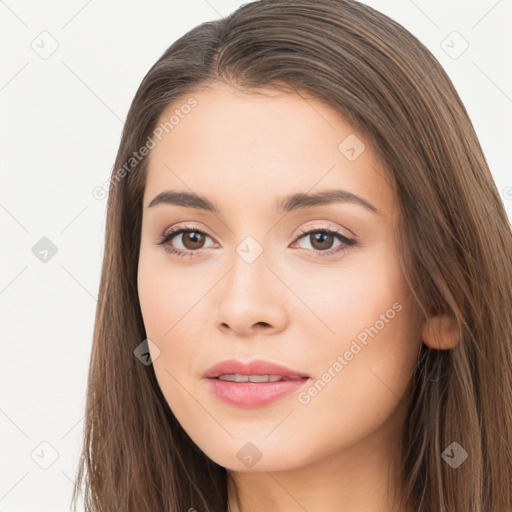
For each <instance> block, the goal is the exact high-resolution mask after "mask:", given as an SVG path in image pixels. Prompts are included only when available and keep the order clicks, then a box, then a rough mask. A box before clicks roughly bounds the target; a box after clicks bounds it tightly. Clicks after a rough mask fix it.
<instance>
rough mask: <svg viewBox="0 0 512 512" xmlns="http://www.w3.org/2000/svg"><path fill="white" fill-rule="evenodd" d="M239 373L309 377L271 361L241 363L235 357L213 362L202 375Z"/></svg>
mask: <svg viewBox="0 0 512 512" xmlns="http://www.w3.org/2000/svg"><path fill="white" fill-rule="evenodd" d="M233 373H239V374H241V375H280V376H281V377H288V378H302V377H309V375H307V374H305V373H303V372H299V371H297V370H292V369H291V368H287V367H286V366H282V365H280V364H276V363H271V362H270V361H264V360H262V359H254V360H252V361H249V362H248V363H243V362H242V361H238V360H237V359H228V360H226V361H221V362H220V363H217V364H215V365H214V366H212V367H211V368H209V369H208V370H206V372H205V373H204V375H203V377H204V378H208V379H214V378H216V377H218V376H219V375H223V374H233Z"/></svg>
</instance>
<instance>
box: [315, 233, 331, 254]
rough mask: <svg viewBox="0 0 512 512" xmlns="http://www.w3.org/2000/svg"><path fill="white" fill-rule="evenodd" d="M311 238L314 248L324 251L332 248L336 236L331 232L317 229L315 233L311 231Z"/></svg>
mask: <svg viewBox="0 0 512 512" xmlns="http://www.w3.org/2000/svg"><path fill="white" fill-rule="evenodd" d="M309 240H310V242H311V246H312V247H313V248H314V249H317V250H319V251H323V250H326V249H330V248H331V247H332V245H333V243H334V236H333V235H332V234H330V233H325V232H323V231H317V232H315V233H311V234H310V235H309Z"/></svg>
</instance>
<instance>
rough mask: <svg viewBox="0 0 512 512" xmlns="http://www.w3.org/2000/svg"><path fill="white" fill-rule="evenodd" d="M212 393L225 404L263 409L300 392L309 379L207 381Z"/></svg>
mask: <svg viewBox="0 0 512 512" xmlns="http://www.w3.org/2000/svg"><path fill="white" fill-rule="evenodd" d="M207 380H208V382H209V385H210V389H211V391H213V393H214V394H215V395H216V396H217V398H220V399H221V400H223V401H224V402H227V403H228V404H232V405H238V406H240V407H261V406H263V405H267V404H270V403H272V402H274V401H276V400H278V399H279V398H281V397H283V396H285V395H288V394H290V393H292V392H294V391H298V390H299V389H300V388H301V387H302V386H304V384H305V383H306V382H307V381H309V380H310V379H309V378H303V379H292V380H280V381H278V382H259V383H255V382H228V381H225V380H219V379H207Z"/></svg>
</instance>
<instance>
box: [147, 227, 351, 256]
mask: <svg viewBox="0 0 512 512" xmlns="http://www.w3.org/2000/svg"><path fill="white" fill-rule="evenodd" d="M189 231H192V232H194V233H200V234H202V235H205V236H207V237H209V238H211V237H210V236H209V235H208V233H205V232H204V231H203V230H201V229H199V228H196V227H194V226H183V227H178V228H176V229H173V230H171V231H168V232H167V233H164V234H163V235H161V236H160V242H158V243H157V244H156V245H161V246H163V248H164V250H165V251H166V252H168V253H170V254H174V255H176V256H179V257H182V258H192V257H194V256H196V255H197V253H199V252H200V251H201V249H199V250H196V251H192V250H189V251H183V250H181V249H176V248H175V247H172V246H171V245H170V244H169V242H170V241H171V240H172V239H173V238H174V237H175V236H178V235H180V234H181V233H186V232H189ZM311 233H326V234H329V235H334V236H335V237H336V238H338V240H339V241H340V242H342V243H343V244H345V246H346V247H345V248H341V249H340V246H338V247H335V248H334V249H328V250H327V251H320V250H315V249H303V250H304V251H311V250H312V251H313V252H316V253H318V255H319V256H320V257H325V256H331V255H332V254H336V253H338V252H341V251H344V250H346V249H347V247H353V246H356V245H357V241H356V240H355V239H352V238H348V237H346V236H344V235H342V234H341V233H340V232H339V231H336V230H335V229H331V228H316V229H310V230H304V229H301V230H300V236H299V237H298V238H297V240H300V239H301V238H303V237H304V236H305V235H310V234H311Z"/></svg>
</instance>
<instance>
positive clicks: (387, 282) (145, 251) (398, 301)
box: [138, 85, 421, 471]
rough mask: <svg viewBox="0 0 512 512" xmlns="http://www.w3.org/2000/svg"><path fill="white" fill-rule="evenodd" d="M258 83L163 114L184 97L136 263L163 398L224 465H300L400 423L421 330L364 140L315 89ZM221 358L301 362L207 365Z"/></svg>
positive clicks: (391, 208) (390, 203)
mask: <svg viewBox="0 0 512 512" xmlns="http://www.w3.org/2000/svg"><path fill="white" fill-rule="evenodd" d="M260 92H264V93H265V94H253V93H251V94H243V93H241V92H239V91H235V90H234V89H232V88H231V87H229V86H227V85H216V86H215V87H214V88H212V89H210V90H207V91H200V92H197V93H195V94H191V95H189V96H187V97H183V98H180V100H179V101H175V102H174V103H173V104H172V105H170V106H169V108H168V109H167V110H166V112H165V113H164V114H163V115H162V117H161V119H160V121H161V122H165V121H168V120H169V118H170V117H171V116H172V115H173V113H175V111H176V109H178V111H179V112H180V113H181V115H179V116H178V117H176V119H175V123H174V124H173V127H172V129H168V130H167V131H168V133H165V131H164V133H163V136H162V134H161V133H160V132H161V131H162V130H160V132H159V135H160V138H161V140H159V138H154V140H155V142H156V145H155V146H154V147H153V148H152V149H151V152H150V160H149V168H148V176H147V182H146V189H145V193H144V204H143V221H142V236H141V245H140V258H139V268H138V291H139V299H140V305H141V311H142V316H143V320H144V324H145V328H146V334H147V338H148V339H149V340H151V343H150V344H149V346H150V352H151V355H152V358H153V367H154V371H155V374H156V378H157V380H158V383H159V385H160V387H161V389H162V392H163V394H164V396H165V398H166V400H167V403H168V404H169V407H170V408H171V410H172V412H173V413H174V415H175V416H176V418H177V420H178V421H179V423H180V424H181V425H182V427H183V428H184V430H185V431H186V432H187V433H188V435H189V436H190V437H191V438H192V440H193V441H194V442H195V443H196V444H197V446H198V447H199V448H200V449H201V450H202V451H203V452H204V453H205V454H206V455H207V456H208V457H210V458H211V459H212V460H214V461H215V462H216V463H218V464H220V465H222V466H224V467H226V468H228V469H231V470H235V471H251V470H253V468H254V470H258V471H268V470H284V469H291V468H298V467H301V466H305V465H307V464H311V463H314V462H315V461H317V460H320V459H321V458H325V457H327V456H330V455H332V454H334V453H342V452H343V451H348V450H353V449H355V447H359V448H360V449H361V450H365V449H367V450H368V449H370V446H371V449H375V445H374V444H373V445H372V441H371V440H372V439H374V440H375V439H379V440H380V441H379V442H380V443H387V441H389V439H392V438H395V437H396V433H397V432H398V429H399V428H400V426H401V424H402V422H403V414H404V413H405V410H406V408H405V407H404V401H403V400H402V399H403V398H404V397H405V396H406V393H407V390H408V385H409V383H410V379H411V373H412V371H413V368H414V365H415V361H416V356H417V354H418V351H419V348H420V342H421V337H420V335H419V334H418V332H419V331H418V329H417V327H416V326H413V325H412V322H411V321H410V320H411V318H412V313H413V309H412V307H413V302H412V297H411V293H410V291H409V290H408V287H407V285H406V282H405V279H404V276H403V274H402V270H401V267H400V264H399V260H398V253H397V250H396V245H395V240H394V230H395V226H396V222H397V205H396V202H395V199H394V197H393V194H392V190H391V188H390V186H389V183H388V181H387V178H386V174H385V172H384V169H383V168H382V167H381V166H380V164H379V161H378V160H377V158H376V155H375V153H374V152H373V151H372V148H371V147H370V145H369V141H367V140H365V139H364V137H363V136H362V135H361V134H359V133H357V132H356V131H355V130H354V129H353V127H351V126H350V125H349V124H348V123H347V122H346V121H345V120H344V119H343V118H342V117H341V116H340V115H339V114H338V113H337V112H336V111H335V110H333V109H332V107H330V106H328V105H327V104H325V103H324V102H321V101H319V100H317V99H314V98H311V97H307V96H305V94H302V96H299V95H296V94H291V93H290V94H287V93H283V92H277V91H275V90H271V89H265V90H261V91H260ZM191 98H193V99H191ZM187 104H188V105H194V106H193V108H192V107H191V108H185V107H184V105H187ZM177 120H178V121H177ZM334 191H343V192H338V193H334ZM166 192H172V193H186V194H194V195H197V196H199V197H200V198H202V199H203V200H204V201H203V202H198V201H197V200H195V201H193V200H192V199H193V198H191V197H190V196H189V197H187V198H185V196H177V195H174V196H173V195H172V194H169V195H167V196H163V195H160V194H162V193H166ZM321 193H324V194H323V195H320V196H318V194H321ZM325 193H327V194H325ZM329 193H331V195H329ZM296 194H301V196H297V197H295V198H294V199H292V200H291V201H287V198H289V196H294V195H296ZM303 195H312V196H313V198H311V199H309V200H305V198H304V196H303ZM157 196H159V197H160V200H156V201H153V200H154V199H155V198H156V197H157ZM180 197H181V200H180ZM315 197H316V199H315ZM319 198H320V199H322V198H323V200H319ZM329 198H330V199H329ZM184 199H186V200H184ZM151 203H153V204H151ZM162 241H163V242H164V243H163V244H162V243H160V244H159V242H162ZM230 359H235V360H237V361H239V362H241V363H251V362H252V361H254V360H263V361H267V362H270V363H275V364H278V365H282V366H284V367H286V368H288V369H290V370H295V371H296V372H297V373H299V374H300V375H302V376H303V378H301V379H297V378H295V377H294V378H292V379H291V380H289V379H288V378H286V379H285V380H284V381H279V382H278V383H257V382H245V383H243V382H231V383H230V382H226V381H223V380H221V379H210V378H205V377H204V375H205V373H206V372H207V371H208V370H209V369H210V368H212V367H213V366H214V365H216V364H217V363H219V362H222V361H226V360H230ZM239 370H240V369H239ZM218 373H219V372H217V374H218ZM221 373H227V374H234V373H240V374H244V368H243V367H242V369H241V370H240V371H239V372H237V371H236V368H235V369H234V370H233V369H232V368H231V369H230V368H228V369H226V368H224V369H223V370H222V371H221ZM245 373H246V374H248V373H249V374H251V375H258V374H262V373H263V374H267V375H271V374H275V375H278V376H280V377H283V375H280V374H284V373H286V371H285V370H282V371H279V370H275V369H272V368H270V369H269V368H268V367H267V368H265V367H260V368H258V367H256V366H255V367H249V368H246V371H245ZM285 377H286V376H285ZM225 378H230V377H225ZM239 380H240V379H239ZM251 380H255V379H254V378H253V379H251ZM258 386H259V387H258ZM215 390H216V391H215ZM365 447H367V448H365Z"/></svg>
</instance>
